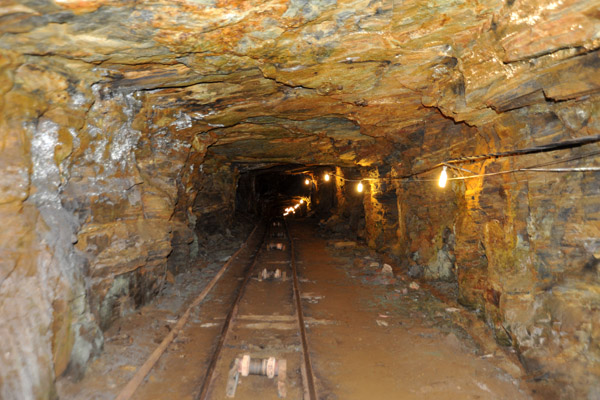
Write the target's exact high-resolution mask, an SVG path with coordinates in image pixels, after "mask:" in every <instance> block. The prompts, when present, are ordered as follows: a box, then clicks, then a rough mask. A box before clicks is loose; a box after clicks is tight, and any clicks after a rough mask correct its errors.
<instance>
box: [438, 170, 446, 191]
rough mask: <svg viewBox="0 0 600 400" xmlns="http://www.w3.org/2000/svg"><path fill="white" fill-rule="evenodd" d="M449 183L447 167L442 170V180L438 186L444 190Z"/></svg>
mask: <svg viewBox="0 0 600 400" xmlns="http://www.w3.org/2000/svg"><path fill="white" fill-rule="evenodd" d="M447 181H448V174H447V173H446V167H444V168H442V173H441V174H440V180H439V181H438V185H439V186H440V187H441V188H443V187H446V182H447Z"/></svg>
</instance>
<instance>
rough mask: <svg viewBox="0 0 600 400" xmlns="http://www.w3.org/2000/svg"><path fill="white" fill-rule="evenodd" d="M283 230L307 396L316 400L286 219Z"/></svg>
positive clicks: (296, 273)
mask: <svg viewBox="0 0 600 400" xmlns="http://www.w3.org/2000/svg"><path fill="white" fill-rule="evenodd" d="M284 226H285V231H286V233H287V236H288V240H289V242H290V260H291V264H292V277H293V286H294V300H295V302H296V314H297V317H298V318H297V320H298V330H299V331H300V337H301V340H302V358H303V360H304V369H305V371H306V384H307V386H308V398H309V399H310V400H317V399H318V397H317V389H316V386H315V378H314V373H313V368H312V363H311V361H310V354H309V351H308V340H307V339H306V329H305V325H304V313H303V312H302V301H301V299H300V289H299V284H298V268H297V267H296V257H295V254H294V240H293V239H292V235H290V230H289V227H288V224H287V221H286V220H285V219H284Z"/></svg>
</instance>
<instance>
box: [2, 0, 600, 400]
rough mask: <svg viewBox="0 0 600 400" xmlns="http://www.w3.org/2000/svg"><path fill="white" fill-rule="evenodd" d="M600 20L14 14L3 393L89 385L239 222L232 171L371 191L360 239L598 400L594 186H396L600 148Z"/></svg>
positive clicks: (5, 10) (493, 4)
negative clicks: (139, 318)
mask: <svg viewBox="0 0 600 400" xmlns="http://www.w3.org/2000/svg"><path fill="white" fill-rule="evenodd" d="M599 7H600V3H599V2H598V1H585V2H582V1H575V0H563V1H545V0H535V1H530V0H528V1H525V0H522V1H520V0H514V1H513V0H510V1H506V2H501V1H496V0H492V1H479V2H475V3H473V2H460V1H455V2H451V1H428V2H423V1H418V0H405V1H397V0H380V1H377V0H375V1H342V0H339V1H335V0H289V1H243V2H242V1H225V0H223V1H218V0H206V1H204V0H197V1H192V0H188V1H185V0H179V1H161V0H156V1H152V2H143V3H135V4H133V3H131V2H127V1H119V0H89V1H80V0H77V1H71V0H56V1H50V0H41V1H37V0H36V1H19V2H17V1H11V0H6V1H4V2H3V3H2V5H1V6H0V76H1V79H0V116H1V118H0V140H1V143H2V150H1V151H0V170H1V171H2V174H1V178H0V185H1V190H0V215H2V221H5V223H4V226H5V229H4V230H3V231H2V233H0V235H1V237H2V240H1V241H0V243H2V251H1V255H2V258H1V261H0V318H1V319H2V320H3V321H14V322H12V323H10V324H2V325H0V337H2V338H3V340H2V341H1V342H0V381H1V382H4V383H3V384H2V387H0V397H2V398H6V399H11V398H15V397H14V396H15V393H19V398H49V397H52V393H53V390H52V387H53V380H54V377H55V376H58V375H60V374H62V373H63V372H64V371H66V370H70V371H72V372H73V373H75V374H80V373H82V371H83V370H84V367H85V364H86V362H87V360H88V359H89V358H90V357H92V356H93V355H94V354H97V352H98V351H100V350H101V346H102V333H101V330H102V329H105V328H106V327H107V326H109V325H110V324H111V322H112V321H113V320H114V318H117V317H118V316H121V315H124V314H126V313H127V312H130V311H131V310H132V309H133V308H135V307H136V306H137V305H139V304H141V303H143V302H145V301H147V300H148V299H150V298H151V297H152V296H153V295H154V294H156V293H157V292H158V291H159V290H160V287H161V285H162V282H163V280H164V277H165V276H166V271H167V268H168V269H169V270H170V271H172V272H173V273H176V272H178V271H179V270H180V269H182V268H186V267H188V266H189V265H191V264H193V263H194V260H195V259H196V258H197V257H199V256H201V253H202V250H201V248H202V241H203V240H205V239H206V238H208V237H209V236H210V235H211V233H212V232H214V231H215V230H218V228H219V227H220V226H226V225H227V224H228V223H229V222H230V216H231V215H232V211H233V208H234V203H235V202H234V199H235V188H236V178H237V176H238V171H236V167H235V165H245V168H249V169H251V168H253V167H251V166H252V165H257V166H265V165H267V166H268V165H273V164H278V163H290V162H294V163H302V164H327V165H336V166H338V167H340V168H338V173H339V174H346V175H347V176H350V175H351V174H352V173H356V171H357V170H355V169H351V168H359V169H360V170H361V171H362V173H363V176H364V177H365V178H370V179H378V180H376V181H375V180H374V181H371V182H372V184H369V185H367V186H368V187H367V190H366V191H365V194H364V197H363V199H362V203H361V202H360V201H358V200H360V198H357V197H356V196H354V197H352V196H351V195H350V192H351V191H352V188H350V187H349V186H348V185H346V186H345V187H342V183H343V182H342V181H341V180H339V179H338V180H337V182H336V183H337V193H338V211H339V213H340V216H342V218H348V219H349V221H350V222H351V226H352V227H353V229H355V231H356V232H357V234H358V236H360V237H364V238H365V239H366V240H367V241H368V243H369V244H370V245H371V246H373V247H375V248H378V249H380V250H382V251H386V252H390V253H391V254H395V255H397V256H402V257H403V258H402V259H403V260H405V261H404V263H405V264H406V266H407V268H408V267H410V268H411V271H416V272H415V273H416V274H420V275H422V276H423V277H425V278H428V279H446V280H453V279H456V280H458V283H459V292H460V299H461V301H462V302H463V303H464V304H466V305H469V306H471V307H473V308H477V309H479V310H481V312H482V313H483V315H484V316H485V318H486V319H487V320H488V321H489V323H490V325H491V326H493V327H494V328H495V331H496V333H497V337H498V339H499V340H501V341H504V342H506V343H508V342H510V343H511V344H512V345H514V346H515V347H516V348H517V349H518V350H519V352H520V354H521V356H522V359H523V360H524V363H525V365H526V366H527V368H529V372H531V373H532V374H534V375H535V376H538V375H539V376H541V375H543V374H545V373H548V374H549V375H548V376H550V377H551V378H552V379H555V380H556V381H557V382H559V385H558V387H560V390H561V392H560V393H561V395H562V397H564V398H571V397H573V398H574V397H585V396H588V397H590V396H591V398H593V397H594V396H597V395H598V392H599V391H600V388H598V386H597V384H595V383H594V382H595V378H597V376H598V375H599V372H598V368H599V364H598V358H599V357H600V347H599V343H600V337H598V332H600V326H599V325H598V324H599V322H598V320H599V315H598V298H599V297H600V293H598V289H597V288H598V259H599V258H600V256H599V253H598V251H599V250H598V249H599V246H600V245H599V243H598V237H600V232H599V231H600V226H599V225H600V223H599V222H598V218H600V217H599V215H598V201H597V195H598V194H599V193H598V187H600V185H599V179H600V178H599V176H598V173H597V172H596V173H593V172H592V173H570V174H549V173H546V174H538V173H528V174H527V175H525V174H521V175H514V176H513V175H499V176H495V177H485V178H481V179H473V180H467V181H465V182H453V183H452V185H451V188H447V189H446V190H445V191H440V190H438V189H436V188H434V187H432V185H433V184H430V182H406V181H402V182H401V181H397V180H396V181H384V180H382V178H389V177H397V176H402V175H406V174H409V173H412V172H415V171H418V170H420V169H422V168H425V167H428V166H431V165H435V164H436V163H438V162H442V161H444V160H447V159H449V158H453V157H460V156H464V155H472V154H482V153H489V152H495V151H502V150H509V149H514V148H520V147H526V146H530V145H537V144H544V143H549V142H552V141H558V140H562V139H565V138H575V137H580V136H588V135H597V134H599V133H600V132H599V130H600V122H599V121H598V115H599V112H598V111H599V107H600V106H599V104H600V102H599V100H598V99H599V97H598V91H599V90H600V74H598V67H599V66H600V61H599V59H598V57H599V52H598V47H599V46H600V34H599V32H600V17H599V12H598V9H599ZM594 149H597V146H596V147H595V148H594V145H591V149H590V148H586V149H583V148H581V149H577V150H572V151H571V152H567V153H569V154H568V156H579V155H583V154H584V153H590V152H592V151H593V150H594ZM555 156H556V155H554V154H553V153H549V155H538V156H535V157H533V158H527V157H523V158H518V157H516V158H511V159H500V160H487V161H485V162H479V163H474V164H472V165H469V166H468V167H467V168H470V169H471V170H473V171H475V172H477V173H482V172H490V171H500V170H502V169H505V170H506V169H511V168H512V169H514V168H518V167H522V166H529V165H534V164H540V163H543V162H546V161H551V160H553V157H555ZM590 160H591V161H590ZM590 163H591V164H592V165H594V163H596V164H595V165H597V156H596V158H595V159H593V158H592V159H590V158H589V157H588V158H585V159H581V160H576V161H574V163H571V164H569V166H574V165H575V166H577V165H581V166H584V165H585V166H589V165H590ZM248 165H250V167H248ZM341 167H344V169H342V168H341ZM352 177H353V178H355V176H352ZM429 178H431V176H429ZM357 199H358V200H357ZM216 225H217V226H216ZM4 338H7V339H6V340H4ZM565 365H568V368H565V367H564V366H565Z"/></svg>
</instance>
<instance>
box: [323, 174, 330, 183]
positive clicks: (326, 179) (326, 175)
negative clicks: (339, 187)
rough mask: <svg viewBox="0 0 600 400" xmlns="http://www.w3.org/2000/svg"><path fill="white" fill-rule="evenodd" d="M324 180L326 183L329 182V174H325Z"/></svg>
mask: <svg viewBox="0 0 600 400" xmlns="http://www.w3.org/2000/svg"><path fill="white" fill-rule="evenodd" d="M323 179H325V182H329V174H325V176H324V177H323Z"/></svg>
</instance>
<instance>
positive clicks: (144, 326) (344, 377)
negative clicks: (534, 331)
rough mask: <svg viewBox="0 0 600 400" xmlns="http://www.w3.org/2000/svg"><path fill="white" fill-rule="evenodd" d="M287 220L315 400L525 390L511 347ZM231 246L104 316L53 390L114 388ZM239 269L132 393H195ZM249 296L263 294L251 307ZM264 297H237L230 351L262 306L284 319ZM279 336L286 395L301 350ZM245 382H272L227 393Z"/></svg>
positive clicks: (255, 345)
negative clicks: (73, 373)
mask: <svg viewBox="0 0 600 400" xmlns="http://www.w3.org/2000/svg"><path fill="white" fill-rule="evenodd" d="M290 230H291V233H292V236H293V237H294V239H295V245H296V257H297V258H296V259H297V260H298V261H297V264H298V269H299V274H300V290H301V292H302V294H303V295H302V298H303V309H304V312H305V317H306V319H307V324H306V326H307V335H308V342H309V346H310V355H311V359H312V363H313V368H314V372H315V375H316V384H317V392H318V395H319V399H329V400H333V399H339V400H352V399H527V398H530V396H529V395H528V393H527V391H526V388H524V387H520V384H519V383H520V379H519V378H520V376H521V373H522V372H521V370H520V367H519V366H518V364H517V363H516V362H515V361H514V357H513V356H511V355H510V354H506V353H505V352H504V351H502V349H500V348H498V347H496V346H495V343H494V341H493V340H492V339H491V338H490V337H487V338H486V337H485V335H486V331H485V329H484V328H483V327H482V324H477V319H476V318H473V316H470V315H469V313H467V312H466V311H464V310H461V309H460V308H458V307H456V305H455V304H451V303H444V302H442V301H440V300H439V299H438V298H436V297H435V296H433V295H431V294H430V293H429V292H428V291H426V290H424V289H423V288H422V287H420V286H419V285H417V284H416V283H415V282H412V281H411V280H410V279H408V278H406V277H403V276H399V275H397V274H396V275H395V276H394V275H390V274H389V273H386V272H385V271H382V266H383V263H382V262H381V260H380V258H379V256H378V255H377V254H375V253H373V252H371V251H370V250H369V249H367V248H366V247H364V246H362V245H360V244H356V243H354V242H340V241H339V240H328V239H325V238H324V237H322V236H320V235H318V234H317V231H316V229H315V225H314V224H312V223H311V222H310V221H305V222H301V221H297V222H292V223H291V224H290ZM238 244H239V243H238ZM235 250H236V246H234V245H232V246H229V247H228V248H224V249H222V250H221V251H220V253H219V254H216V255H214V257H213V260H211V262H210V263H209V266H208V267H207V268H205V269H202V270H194V271H191V272H189V273H186V274H180V275H178V276H177V277H176V279H175V282H174V283H172V284H169V285H168V286H167V287H166V288H165V290H164V292H163V294H162V295H161V296H160V297H159V298H157V299H156V301H154V302H153V303H151V304H148V305H147V306H145V307H143V308H142V309H140V310H139V311H138V312H137V313H135V314H132V315H130V316H127V317H125V318H123V319H122V320H121V321H119V322H118V323H116V324H115V325H114V326H113V327H111V329H110V330H109V331H107V332H106V338H107V340H106V345H105V352H104V353H103V354H102V356H101V357H99V358H98V359H97V360H95V361H94V362H92V363H91V365H90V366H89V368H88V371H87V373H86V376H85V378H84V379H83V380H82V381H80V382H72V381H71V380H70V379H69V378H62V379H60V380H59V382H58V388H59V394H60V398H61V399H113V398H114V397H115V396H116V394H117V393H118V391H119V390H120V388H122V387H123V386H124V385H125V384H126V382H127V381H128V380H129V379H130V378H131V376H133V374H134V372H135V370H136V368H137V367H138V366H139V365H141V364H142V363H143V361H144V360H145V358H146V357H147V356H148V355H149V354H150V353H151V352H152V350H153V349H154V348H155V347H156V346H158V343H160V341H161V340H162V338H163V337H164V336H166V335H167V334H168V332H169V329H170V327H171V326H173V325H174V323H175V321H176V319H177V318H178V316H179V315H181V314H182V313H183V311H184V310H185V308H186V304H187V303H189V301H190V300H191V299H192V298H193V297H194V296H195V295H196V294H197V293H199V292H200V291H201V290H202V288H203V286H204V285H206V283H207V282H208V281H209V280H210V278H211V277H212V275H213V274H214V273H215V271H216V270H217V269H218V268H219V267H220V264H222V263H223V262H224V261H221V262H218V261H217V260H219V259H220V260H224V259H225V257H226V256H227V255H230V254H233V253H234V251H235ZM246 256H248V255H246ZM393 267H394V270H396V268H395V267H396V266H393ZM243 271H244V263H243V262H239V263H232V265H231V267H230V269H229V270H228V272H227V273H226V274H225V275H224V276H223V278H222V282H221V283H219V284H218V285H217V286H216V287H215V289H214V293H213V294H212V295H210V296H209V297H208V298H207V299H206V301H205V302H204V303H203V304H201V305H200V306H199V307H197V309H196V310H194V312H193V313H192V318H190V321H189V323H188V325H187V326H186V327H185V328H184V329H183V331H182V333H181V334H180V335H179V336H178V338H177V339H176V340H175V342H174V343H173V344H171V346H170V347H169V349H168V351H167V352H166V353H165V354H164V355H163V357H162V358H161V359H160V360H159V362H158V364H157V365H156V367H155V369H154V370H153V371H151V372H150V374H149V375H148V377H147V379H146V382H145V384H144V385H143V386H142V387H141V388H140V389H139V391H138V392H137V393H136V396H135V398H136V399H193V398H194V395H195V394H196V392H197V391H198V384H199V382H200V381H201V377H202V375H203V371H204V370H205V368H206V365H207V362H208V359H209V357H210V353H211V349H212V347H213V346H214V342H215V340H216V338H217V337H218V334H219V332H220V324H221V323H222V322H221V321H222V320H223V317H224V315H225V313H226V310H227V304H228V302H229V301H231V299H232V297H233V294H234V292H235V287H236V285H238V284H239V281H240V279H241V277H242V276H243ZM394 272H397V271H394ZM273 287H274V286H273ZM283 288H284V284H283V283H282V284H281V286H279V289H276V290H274V292H273V293H274V295H277V296H279V297H278V299H282V298H284V297H286V296H287V295H286V294H285V293H287V292H285V290H284V289H283ZM249 293H250V292H249ZM277 293H279V294H277ZM253 298H255V299H259V298H260V299H261V300H260V301H261V302H262V304H259V305H256V306H252V304H253V303H254V300H252V299H253ZM264 299H265V297H264V296H263V295H260V294H249V295H248V297H247V298H246V299H245V300H244V302H243V303H242V305H241V306H240V314H239V318H238V319H237V320H236V321H235V322H234V327H235V329H237V332H239V333H240V335H242V332H244V331H248V330H250V333H249V334H248V333H246V335H245V336H244V340H243V341H242V340H241V339H239V337H238V336H239V335H238V334H237V333H236V334H235V335H234V336H235V339H236V340H237V344H235V345H230V346H229V347H227V346H226V350H227V351H229V353H232V354H233V353H234V351H233V350H232V349H234V348H237V347H239V346H240V345H241V344H240V343H242V342H243V346H245V348H249V349H254V350H256V351H259V350H260V346H262V345H261V344H260V343H261V342H262V341H263V340H264V339H265V338H264V336H265V335H266V333H265V332H267V330H266V328H265V321H266V320H265V315H267V314H269V315H271V316H272V318H271V320H270V321H266V323H267V324H270V325H269V326H270V329H272V328H273V324H275V323H279V324H281V331H286V330H287V329H289V327H287V325H286V324H288V325H289V322H290V321H288V320H286V319H285V318H286V316H287V315H288V314H290V315H292V314H293V313H292V311H291V309H290V310H288V308H289V307H287V305H286V306H283V307H281V308H280V309H278V308H277V307H273V304H268V303H265V300H264ZM257 301H258V300H257ZM278 301H282V300H278ZM257 307H258V310H261V311H262V312H257ZM267 319H268V318H267ZM465 328H466V329H465ZM252 332H254V333H252ZM470 332H475V336H472V335H471V334H470ZM261 338H262V339H261ZM269 340H271V341H272V340H273V338H272V337H270V339H269ZM280 344H281V345H282V346H283V347H285V350H286V357H288V358H290V360H292V359H294V361H293V362H292V363H291V365H292V366H293V367H292V368H291V371H290V380H292V381H293V382H291V384H290V388H291V390H290V392H289V393H290V395H289V396H288V398H294V399H296V398H299V397H300V391H299V390H297V389H298V386H299V385H300V384H299V383H298V379H299V378H298V379H297V378H294V377H295V376H296V377H297V376H299V371H298V369H299V367H298V365H299V360H300V359H299V358H294V357H299V355H298V354H295V353H297V352H299V351H300V348H299V346H298V344H297V343H296V342H294V340H291V341H287V342H286V341H281V343H280ZM227 351H225V353H227ZM226 367H227V366H225V365H221V366H219V368H220V369H224V368H226ZM219 373H220V374H221V376H222V375H223V373H224V371H220V372H219ZM294 379H296V380H295V381H294ZM265 382H266V383H265ZM216 383H218V384H217V385H215V387H216V388H217V389H214V395H213V396H211V398H215V399H217V398H224V396H223V395H222V393H217V391H218V390H219V389H218V388H220V387H221V386H224V385H223V382H222V380H221V381H218V380H217V381H216ZM249 385H250V386H257V385H259V386H260V385H262V386H264V390H265V393H268V395H265V396H264V398H271V397H275V398H276V396H275V395H274V394H275V393H276V389H275V387H276V385H275V384H274V383H272V384H270V383H269V381H268V380H266V378H262V377H252V376H251V377H248V378H242V381H241V383H240V391H239V392H238V395H237V396H236V398H256V397H248V394H246V395H245V394H244V393H245V392H244V388H245V387H246V388H247V387H249ZM222 390H223V391H224V387H223V389H222ZM246 393H249V392H246ZM261 398H263V397H261Z"/></svg>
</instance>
